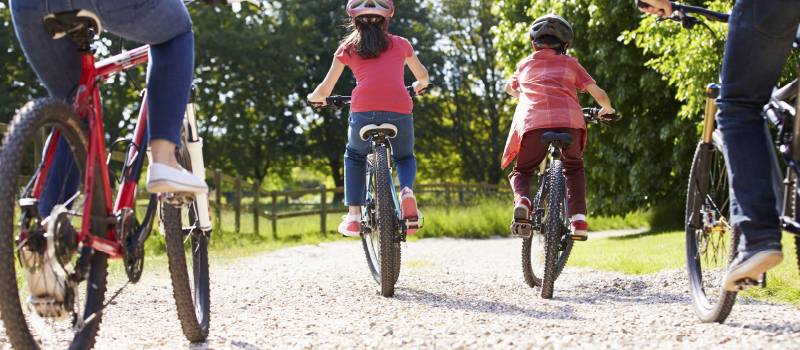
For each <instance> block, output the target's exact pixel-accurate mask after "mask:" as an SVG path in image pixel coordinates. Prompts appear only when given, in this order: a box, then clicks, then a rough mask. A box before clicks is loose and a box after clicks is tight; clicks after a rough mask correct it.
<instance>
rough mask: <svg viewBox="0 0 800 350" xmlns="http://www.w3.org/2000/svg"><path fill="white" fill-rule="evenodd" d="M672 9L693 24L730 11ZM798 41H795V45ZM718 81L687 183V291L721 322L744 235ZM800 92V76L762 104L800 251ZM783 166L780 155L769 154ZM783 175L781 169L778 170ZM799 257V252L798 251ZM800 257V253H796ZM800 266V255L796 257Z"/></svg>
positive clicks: (788, 221)
mask: <svg viewBox="0 0 800 350" xmlns="http://www.w3.org/2000/svg"><path fill="white" fill-rule="evenodd" d="M673 8H674V10H675V11H674V14H673V15H672V16H671V17H670V18H669V19H671V20H674V21H677V22H680V23H681V24H682V25H683V27H684V28H687V29H691V28H693V27H695V26H696V25H697V24H701V25H703V26H705V27H707V25H706V24H705V23H703V22H702V21H701V20H700V19H698V18H696V17H693V16H691V14H697V15H701V16H703V17H705V18H706V19H708V20H711V21H717V22H727V21H728V18H729V15H728V14H726V13H720V12H714V11H711V10H708V9H704V8H701V7H694V6H686V5H680V4H675V3H673ZM798 44H800V41H797V42H796V43H795V46H796V47H797V46H798ZM719 89H720V86H719V85H717V84H710V85H709V86H708V88H707V89H706V108H705V116H704V122H703V134H702V138H701V140H700V142H699V144H698V145H697V149H696V150H695V154H694V159H693V160H692V168H691V173H690V175H689V185H688V189H687V195H686V218H685V220H686V221H685V227H686V263H687V270H688V275H689V293H690V294H691V296H692V305H693V307H694V310H695V312H696V313H697V316H698V317H699V318H700V319H701V320H702V321H703V322H719V323H722V322H724V321H725V319H726V318H727V317H728V315H729V314H730V312H731V309H732V308H733V305H734V303H735V302H736V294H737V293H736V292H729V291H726V290H724V289H723V288H722V279H723V277H724V275H725V272H726V270H727V268H728V264H729V263H730V262H731V261H733V260H734V259H735V258H736V255H737V254H738V251H737V249H736V248H737V246H738V244H739V240H740V238H741V232H739V231H738V230H737V229H736V228H735V227H733V226H732V225H731V223H730V189H729V184H728V176H727V172H726V166H727V163H726V162H725V157H724V156H723V153H722V145H723V143H722V138H721V135H720V133H719V131H717V129H716V122H715V115H716V111H717V105H716V103H715V100H716V98H717V97H718V95H719ZM797 95H798V80H797V79H795V80H794V81H792V82H791V83H789V84H787V85H785V86H783V87H781V88H780V89H777V90H775V91H774V92H773V94H772V97H771V99H770V102H769V103H768V104H767V105H766V106H764V117H765V118H766V119H767V120H768V121H769V123H770V124H772V125H773V126H774V129H775V130H776V133H775V138H774V141H775V145H776V146H777V149H778V154H780V155H781V158H782V159H783V160H784V162H785V164H786V168H787V170H786V175H785V176H784V181H783V184H784V191H783V192H784V194H783V198H784V199H783V209H782V214H781V226H782V228H783V230H784V231H786V232H789V233H791V234H794V235H795V245H796V248H797V251H798V252H800V223H798V221H797V220H798V217H799V216H798V208H797V198H798V192H797V184H796V181H797V180H796V179H797V174H799V172H800V163H798V162H800V154H795V153H794V152H793V151H792V150H795V149H799V148H797V147H800V138H796V137H794V135H797V134H798V132H800V130H798V128H800V123H795V107H796V103H797ZM770 156H771V157H772V158H773V160H774V163H775V166H774V169H779V168H780V166H779V164H780V163H779V160H778V157H777V156H775V154H771V155H770ZM775 177H776V178H780V177H781V175H780V174H775ZM799 256H800V255H799ZM798 259H800V258H798ZM798 265H800V260H798ZM752 285H761V286H763V287H765V286H766V274H765V275H764V276H762V278H761V280H760V281H752V280H746V281H741V282H740V284H739V288H740V290H742V289H744V288H746V287H748V286H752Z"/></svg>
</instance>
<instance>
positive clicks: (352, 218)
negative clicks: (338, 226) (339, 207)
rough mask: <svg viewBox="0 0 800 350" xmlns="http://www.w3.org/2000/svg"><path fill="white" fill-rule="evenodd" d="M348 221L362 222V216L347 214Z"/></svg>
mask: <svg viewBox="0 0 800 350" xmlns="http://www.w3.org/2000/svg"><path fill="white" fill-rule="evenodd" d="M345 220H346V221H361V214H347V218H345Z"/></svg>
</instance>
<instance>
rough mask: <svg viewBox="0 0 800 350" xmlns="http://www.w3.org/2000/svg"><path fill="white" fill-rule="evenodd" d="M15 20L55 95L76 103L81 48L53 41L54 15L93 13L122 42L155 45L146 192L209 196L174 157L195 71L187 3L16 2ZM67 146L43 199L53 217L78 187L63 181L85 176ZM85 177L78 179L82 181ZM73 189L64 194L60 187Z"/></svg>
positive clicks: (124, 0)
mask: <svg viewBox="0 0 800 350" xmlns="http://www.w3.org/2000/svg"><path fill="white" fill-rule="evenodd" d="M10 8H11V15H12V19H13V22H14V30H15V31H16V33H17V38H18V39H19V42H20V45H21V46H22V50H23V51H24V52H25V56H26V57H27V59H28V62H30V64H31V66H32V67H33V70H34V71H36V74H37V75H38V77H39V79H40V80H41V82H42V84H44V86H45V88H47V91H48V92H49V93H50V95H51V96H52V97H54V98H58V99H62V100H66V101H69V100H70V99H72V98H73V97H74V95H75V92H76V87H77V85H78V81H79V79H80V74H81V63H80V56H79V52H78V47H77V45H76V44H75V43H74V42H72V41H71V40H69V39H66V38H62V39H53V37H52V36H51V35H50V33H48V31H47V29H46V27H45V25H44V21H43V19H44V17H45V16H46V15H48V14H51V13H58V12H65V11H73V10H87V11H89V12H91V13H93V14H95V15H96V16H97V17H98V19H99V21H100V24H101V25H102V27H103V28H105V29H106V30H108V31H109V32H111V33H113V34H116V35H118V36H120V37H122V38H125V39H128V40H132V41H136V42H140V43H145V44H150V63H149V66H148V69H147V89H148V91H149V93H148V95H147V96H148V101H147V105H148V116H149V123H148V125H147V126H148V129H149V130H148V131H149V133H150V140H151V141H150V148H151V151H152V156H153V159H152V160H153V163H152V164H151V165H150V166H149V168H148V178H147V190H148V191H150V192H153V193H174V192H180V193H203V192H207V191H208V187H207V186H206V183H205V181H204V179H201V178H199V177H197V176H194V175H193V174H191V173H190V172H188V171H186V170H184V169H182V168H181V167H180V165H178V162H177V159H176V158H175V147H177V146H178V145H180V143H181V128H182V125H183V115H184V112H185V109H186V102H187V101H188V100H189V93H190V90H191V84H192V79H193V73H194V38H193V36H192V21H191V18H190V17H189V13H188V11H187V10H186V7H185V6H184V4H183V2H182V1H181V0H158V1H152V0H38V1H33V0H11V2H10ZM67 147H68V145H67V144H66V142H65V141H62V142H61V143H59V146H58V148H57V151H56V157H55V159H54V163H53V165H52V172H51V175H50V176H48V182H47V183H46V185H45V191H44V193H43V194H42V198H40V208H39V209H40V212H41V213H42V215H44V216H47V215H49V213H50V210H51V209H52V207H53V205H54V204H57V203H62V202H63V201H64V200H65V199H66V198H59V196H67V195H66V193H72V192H74V190H75V189H77V185H78V184H77V183H75V182H73V183H72V184H62V183H61V181H62V180H63V179H64V178H70V176H67V175H68V174H77V175H79V171H80V170H79V169H78V167H77V166H75V164H74V162H73V160H72V159H70V158H71V153H70V152H68V149H67ZM78 177H79V176H71V178H78ZM62 186H64V187H67V186H68V187H73V188H70V189H66V188H65V189H62V188H61V187H62Z"/></svg>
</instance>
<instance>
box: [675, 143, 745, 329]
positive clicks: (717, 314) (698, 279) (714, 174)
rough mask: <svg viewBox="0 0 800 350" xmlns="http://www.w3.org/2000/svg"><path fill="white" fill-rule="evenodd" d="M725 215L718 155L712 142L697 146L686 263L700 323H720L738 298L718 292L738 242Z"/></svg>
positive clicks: (724, 179)
mask: <svg viewBox="0 0 800 350" xmlns="http://www.w3.org/2000/svg"><path fill="white" fill-rule="evenodd" d="M729 210H730V198H729V188H728V176H727V173H726V166H725V158H724V157H723V154H722V149H721V147H720V145H718V144H717V143H716V142H714V143H713V144H705V143H700V144H699V145H698V146H697V150H696V151H695V155H694V160H693V161H692V170H691V173H690V175H689V188H688V192H687V195H686V263H687V270H688V272H689V293H690V294H691V296H692V305H693V306H694V310H695V313H697V316H698V317H699V318H700V320H702V321H703V322H719V323H722V322H724V321H725V318H727V317H728V314H730V312H731V308H733V304H734V303H735V302H736V293H735V292H728V291H725V290H724V289H723V288H722V278H723V276H724V274H725V270H726V268H727V266H728V263H730V261H731V260H733V259H734V257H735V255H736V246H737V245H738V242H739V233H738V232H736V231H735V230H734V229H733V227H732V226H731V225H730V224H729V221H728V218H729V217H730V216H729V215H730V211H729Z"/></svg>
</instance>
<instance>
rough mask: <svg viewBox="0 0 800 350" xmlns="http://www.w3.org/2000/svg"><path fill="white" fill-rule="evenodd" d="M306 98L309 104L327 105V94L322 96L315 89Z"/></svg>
mask: <svg viewBox="0 0 800 350" xmlns="http://www.w3.org/2000/svg"><path fill="white" fill-rule="evenodd" d="M306 99H307V100H308V103H309V104H311V106H313V107H316V108H320V107H325V106H327V105H328V96H322V95H320V94H318V93H317V92H316V91H314V92H312V93H310V94H309V95H308V97H306Z"/></svg>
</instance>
